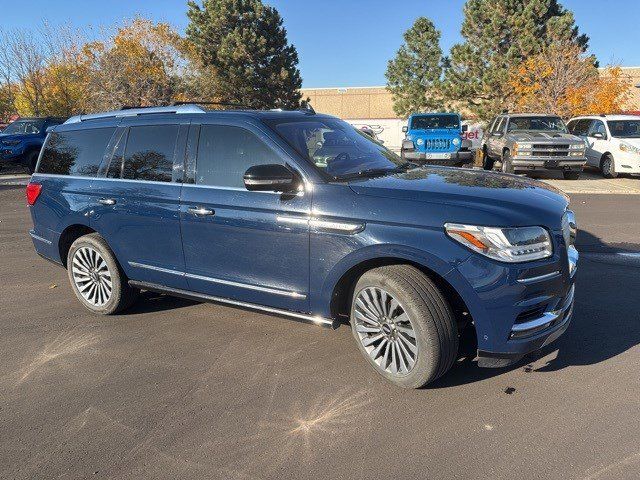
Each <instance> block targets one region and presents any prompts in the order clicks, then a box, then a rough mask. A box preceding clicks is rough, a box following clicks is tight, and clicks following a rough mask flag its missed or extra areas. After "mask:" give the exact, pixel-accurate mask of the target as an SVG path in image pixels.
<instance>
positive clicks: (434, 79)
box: [385, 17, 442, 117]
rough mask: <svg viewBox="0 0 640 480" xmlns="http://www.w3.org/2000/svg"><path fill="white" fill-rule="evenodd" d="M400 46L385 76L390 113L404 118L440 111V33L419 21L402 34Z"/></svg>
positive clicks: (430, 24)
mask: <svg viewBox="0 0 640 480" xmlns="http://www.w3.org/2000/svg"><path fill="white" fill-rule="evenodd" d="M404 42H405V43H404V44H403V45H402V46H401V47H400V49H399V50H398V52H397V53H396V56H395V58H394V59H392V60H389V63H388V65H387V71H386V73H385V76H386V77H387V89H388V90H389V91H390V92H391V93H392V94H393V110H394V111H395V112H396V113H397V114H398V115H400V116H403V117H407V116H409V115H410V114H411V113H414V112H425V111H434V110H440V109H442V100H441V98H442V97H441V95H440V83H441V77H442V50H441V49H440V32H439V31H438V30H436V28H435V27H434V25H433V23H432V22H431V20H429V19H428V18H425V17H419V18H418V19H417V20H416V21H415V23H414V24H413V26H412V27H411V28H410V29H409V30H407V31H406V32H405V33H404Z"/></svg>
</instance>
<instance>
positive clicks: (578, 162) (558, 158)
mask: <svg viewBox="0 0 640 480" xmlns="http://www.w3.org/2000/svg"><path fill="white" fill-rule="evenodd" d="M489 125H490V126H489V128H488V129H487V130H486V131H485V134H484V137H483V138H482V166H483V168H484V169H485V170H492V169H493V166H494V163H495V162H496V161H498V162H500V164H501V167H502V171H503V172H505V173H515V172H516V171H518V170H562V174H563V176H564V178H565V179H567V180H577V179H578V178H579V177H580V172H582V168H583V167H584V165H585V163H586V161H587V159H586V157H585V144H584V141H583V140H581V139H580V138H579V137H576V136H575V135H571V134H570V133H568V131H567V127H566V126H565V124H564V122H563V121H562V119H561V118H560V117H558V116H555V115H538V114H522V113H520V114H503V115H498V116H497V117H496V118H494V119H493V121H492V122H491V123H490V124H489Z"/></svg>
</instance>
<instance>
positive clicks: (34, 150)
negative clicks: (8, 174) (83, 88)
mask: <svg viewBox="0 0 640 480" xmlns="http://www.w3.org/2000/svg"><path fill="white" fill-rule="evenodd" d="M64 121H65V119H64V118H57V117H41V118H21V119H19V120H16V121H15V122H13V123H10V124H9V125H7V128H5V129H4V130H3V131H2V132H0V169H3V168H5V167H7V166H9V165H16V164H18V165H23V166H25V167H26V168H27V169H28V170H29V173H33V171H34V170H35V168H36V162H37V161H38V154H39V153H40V149H41V148H42V144H43V143H44V139H45V138H46V136H47V128H49V127H52V126H54V125H60V124H61V123H63V122H64Z"/></svg>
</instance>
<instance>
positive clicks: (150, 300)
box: [121, 292, 199, 315]
mask: <svg viewBox="0 0 640 480" xmlns="http://www.w3.org/2000/svg"><path fill="white" fill-rule="evenodd" d="M198 303H199V302H195V301H193V300H188V299H186V298H180V297H172V296H170V295H162V294H160V293H155V292H142V293H141V294H140V298H138V300H137V301H136V303H134V304H133V305H132V306H131V308H129V309H127V310H126V311H125V312H123V313H121V315H139V314H142V313H155V312H163V311H165V310H176V309H178V308H184V307H191V306H193V305H197V304H198Z"/></svg>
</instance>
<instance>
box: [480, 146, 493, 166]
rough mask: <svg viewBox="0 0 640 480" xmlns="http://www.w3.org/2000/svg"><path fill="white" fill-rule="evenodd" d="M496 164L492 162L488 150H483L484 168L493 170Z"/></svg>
mask: <svg viewBox="0 0 640 480" xmlns="http://www.w3.org/2000/svg"><path fill="white" fill-rule="evenodd" d="M494 163H495V162H494V161H493V160H491V157H489V154H488V153H487V149H486V148H484V149H482V168H483V169H484V170H493V164H494Z"/></svg>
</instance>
